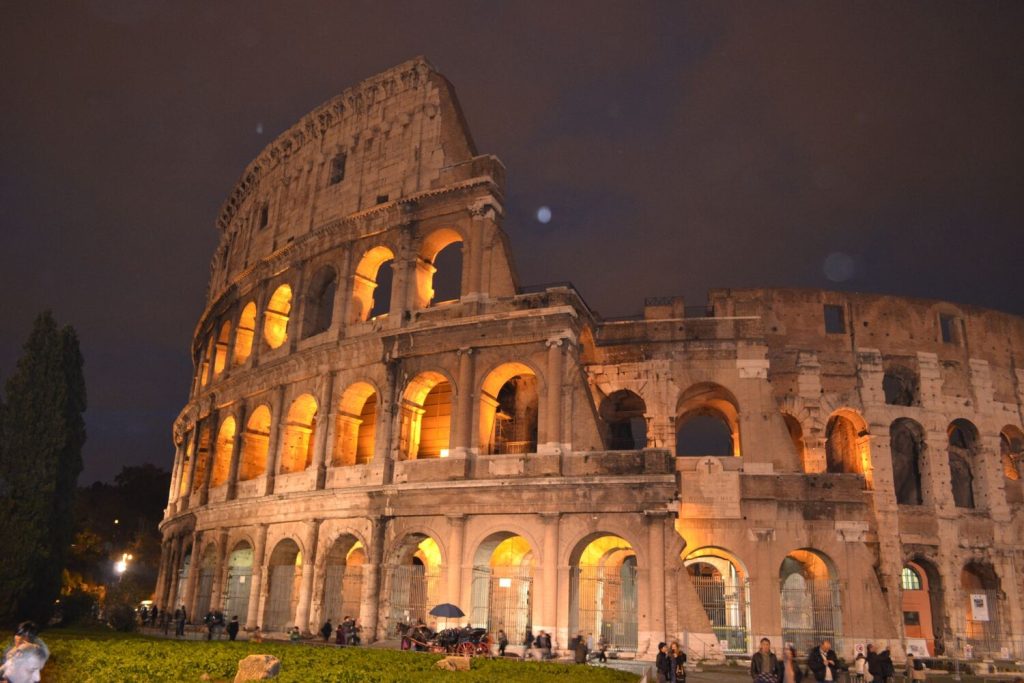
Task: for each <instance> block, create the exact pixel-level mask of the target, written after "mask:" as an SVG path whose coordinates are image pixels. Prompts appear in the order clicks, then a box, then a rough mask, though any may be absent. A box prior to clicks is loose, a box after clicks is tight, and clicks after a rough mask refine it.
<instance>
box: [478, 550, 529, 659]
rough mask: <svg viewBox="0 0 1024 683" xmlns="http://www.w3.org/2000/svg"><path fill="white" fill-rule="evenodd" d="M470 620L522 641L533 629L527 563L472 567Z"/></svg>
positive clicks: (511, 639) (513, 640)
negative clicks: (524, 564)
mask: <svg viewBox="0 0 1024 683" xmlns="http://www.w3.org/2000/svg"><path fill="white" fill-rule="evenodd" d="M471 604H472V608H471V613H470V621H471V622H472V624H473V626H476V627H478V628H486V629H487V630H488V631H490V632H492V633H495V632H497V631H498V630H499V629H501V630H503V631H505V635H507V636H508V639H509V641H510V642H513V643H521V642H523V637H524V636H525V635H526V631H527V629H531V630H532V620H533V574H532V572H531V569H530V567H529V566H499V567H474V568H473V586H472V603H471Z"/></svg>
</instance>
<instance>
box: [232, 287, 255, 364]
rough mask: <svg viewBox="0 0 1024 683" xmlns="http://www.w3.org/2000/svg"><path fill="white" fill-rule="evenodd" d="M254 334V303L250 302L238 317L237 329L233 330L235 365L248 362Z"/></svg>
mask: <svg viewBox="0 0 1024 683" xmlns="http://www.w3.org/2000/svg"><path fill="white" fill-rule="evenodd" d="M255 334H256V302H255V301H250V302H249V303H247V304H246V305H245V308H243V309H242V314H241V315H240V316H238V329H237V330H235V351H234V356H235V358H234V360H235V365H241V364H242V363H244V362H245V361H247V360H249V356H250V354H252V340H253V337H254V336H255Z"/></svg>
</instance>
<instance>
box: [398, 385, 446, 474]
mask: <svg viewBox="0 0 1024 683" xmlns="http://www.w3.org/2000/svg"><path fill="white" fill-rule="evenodd" d="M453 386H454V382H452V381H451V379H450V378H448V376H447V375H444V374H442V373H441V372H439V371H436V370H428V371H425V372H421V373H420V374H418V375H416V376H415V377H414V378H413V379H412V380H410V381H409V383H408V384H407V385H406V388H405V391H403V392H402V403H401V429H400V431H399V450H400V452H401V454H402V455H403V457H404V459H406V460H417V459H422V458H444V457H447V456H448V451H449V448H450V447H451V425H452V406H453V405H454V402H453V400H452V394H453V390H452V387H453Z"/></svg>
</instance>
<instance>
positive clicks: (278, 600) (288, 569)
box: [263, 564, 296, 632]
mask: <svg viewBox="0 0 1024 683" xmlns="http://www.w3.org/2000/svg"><path fill="white" fill-rule="evenodd" d="M295 574H296V572H295V566H294V565H290V564H284V565H276V566H274V567H271V568H270V585H269V586H268V589H269V593H268V594H267V605H266V607H265V608H264V610H263V631H264V632H267V631H283V630H285V629H286V628H288V627H289V626H294V625H295V624H292V623H291V622H292V618H293V617H292V590H293V588H294V587H295Z"/></svg>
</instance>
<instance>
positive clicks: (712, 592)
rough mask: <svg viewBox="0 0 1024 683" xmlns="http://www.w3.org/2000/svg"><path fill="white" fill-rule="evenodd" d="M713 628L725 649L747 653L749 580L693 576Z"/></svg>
mask: <svg viewBox="0 0 1024 683" xmlns="http://www.w3.org/2000/svg"><path fill="white" fill-rule="evenodd" d="M690 580H691V581H692V582H693V588H694V590H696V591H697V595H698V596H699V597H700V602H701V604H702V605H703V606H704V612H706V613H707V615H708V621H710V622H711V628H712V629H713V630H714V632H715V636H716V638H717V640H718V642H719V643H721V644H722V646H723V649H724V650H725V651H726V652H736V653H746V652H748V650H747V646H748V638H749V630H748V627H747V614H749V612H750V595H749V588H750V585H749V582H748V581H746V580H743V581H741V580H739V579H735V578H730V579H722V578H721V577H719V576H693V575H691V576H690Z"/></svg>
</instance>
